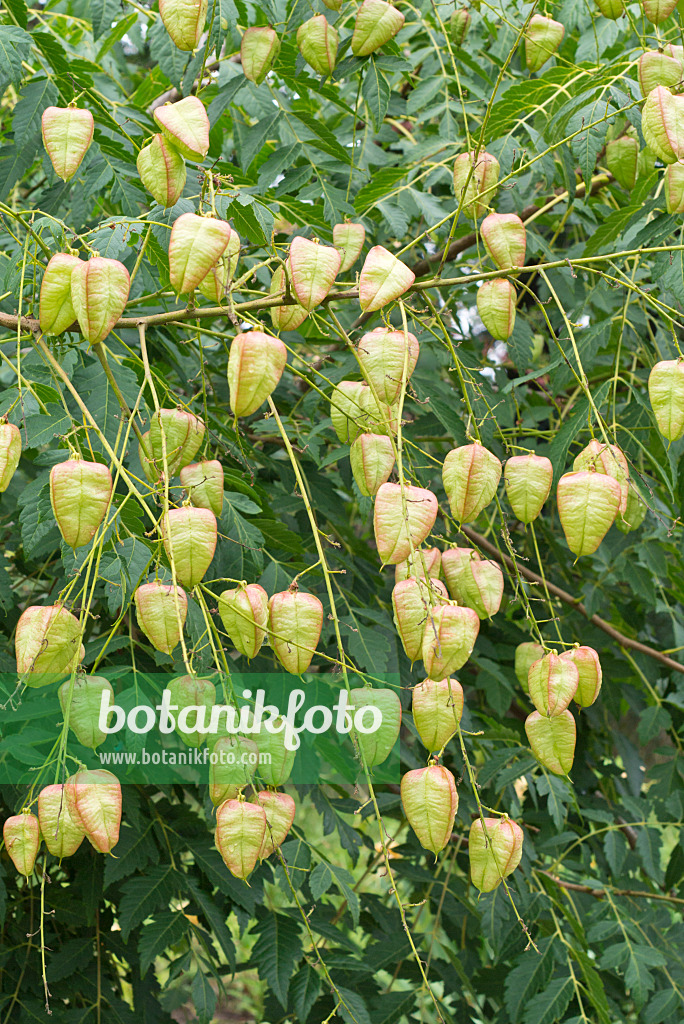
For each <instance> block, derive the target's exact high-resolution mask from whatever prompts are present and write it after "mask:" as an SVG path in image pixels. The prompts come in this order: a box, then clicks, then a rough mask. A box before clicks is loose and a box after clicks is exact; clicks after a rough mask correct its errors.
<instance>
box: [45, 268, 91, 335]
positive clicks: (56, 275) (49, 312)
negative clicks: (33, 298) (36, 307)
mask: <svg viewBox="0 0 684 1024" xmlns="http://www.w3.org/2000/svg"><path fill="white" fill-rule="evenodd" d="M80 262H81V261H80V260H79V259H78V258H77V257H76V256H70V255H69V253H67V252H58V253H56V254H55V255H54V256H53V257H52V258H51V259H50V262H49V263H48V265H47V267H46V268H45V273H44V274H43V280H42V282H41V285H40V312H39V317H40V329H41V331H42V332H43V334H63V333H64V331H66V330H67V329H68V328H69V327H71V325H72V324H73V323H75V322H76V312H75V310H74V304H73V302H72V301H71V274H72V272H73V269H74V267H76V266H77V265H78V264H79V263H80Z"/></svg>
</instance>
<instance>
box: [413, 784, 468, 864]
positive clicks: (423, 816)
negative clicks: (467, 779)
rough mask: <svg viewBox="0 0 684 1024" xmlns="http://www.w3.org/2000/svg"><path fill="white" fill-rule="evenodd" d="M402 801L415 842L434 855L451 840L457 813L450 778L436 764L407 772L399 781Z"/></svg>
mask: <svg viewBox="0 0 684 1024" xmlns="http://www.w3.org/2000/svg"><path fill="white" fill-rule="evenodd" d="M401 802H402V805H403V808H404V814H405V815H406V817H407V819H408V823H409V825H410V826H411V828H412V829H413V831H414V832H415V833H416V837H417V838H418V842H419V843H420V845H421V846H422V847H423V848H424V849H425V850H430V852H431V853H434V854H435V856H436V855H437V854H438V853H439V851H440V850H443V849H444V847H445V846H446V844H447V843H448V842H449V839H450V838H451V833H452V831H453V828H454V818H455V817H456V811H457V810H458V792H457V791H456V782H455V780H454V777H453V775H452V774H451V772H450V771H449V769H448V768H444V767H443V766H442V765H439V764H433V765H430V766H429V767H428V768H416V769H415V770H414V771H412V772H406V775H404V777H403V778H402V780H401Z"/></svg>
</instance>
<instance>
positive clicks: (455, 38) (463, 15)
mask: <svg viewBox="0 0 684 1024" xmlns="http://www.w3.org/2000/svg"><path fill="white" fill-rule="evenodd" d="M471 20H472V19H471V16H470V11H469V10H468V8H467V7H458V8H457V9H456V10H455V11H454V13H453V14H452V15H451V18H450V19H449V35H450V36H451V41H452V43H453V44H454V46H462V45H463V40H464V39H465V37H466V35H467V34H468V29H469V28H470V22H471Z"/></svg>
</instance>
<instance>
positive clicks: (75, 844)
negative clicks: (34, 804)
mask: <svg viewBox="0 0 684 1024" xmlns="http://www.w3.org/2000/svg"><path fill="white" fill-rule="evenodd" d="M38 821H39V823H40V832H41V835H42V837H43V840H44V842H45V845H46V846H47V848H48V850H49V852H50V853H51V854H52V855H53V856H54V857H59V858H60V859H61V858H62V857H71V856H72V855H73V854H74V853H76V851H77V850H78V848H79V846H80V845H81V843H82V842H83V840H84V839H85V829H84V828H83V825H82V824H81V822H80V819H78V818H74V817H72V814H71V811H70V810H69V804H68V803H67V798H66V793H65V787H64V786H58V785H55V786H46V787H45V788H44V789H41V791H40V793H39V794H38Z"/></svg>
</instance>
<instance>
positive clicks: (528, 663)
mask: <svg viewBox="0 0 684 1024" xmlns="http://www.w3.org/2000/svg"><path fill="white" fill-rule="evenodd" d="M543 657H544V648H543V647H542V645H541V644H535V643H533V642H532V641H527V642H526V643H522V644H518V646H517V647H516V649H515V676H516V679H517V680H518V682H519V683H520V686H521V687H522V689H523V690H524V691H525V693H529V692H530V688H529V685H528V681H527V680H528V676H529V672H530V669H531V668H532V666H533V665H534V663H535V662H536V661H539V659H540V658H543Z"/></svg>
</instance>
